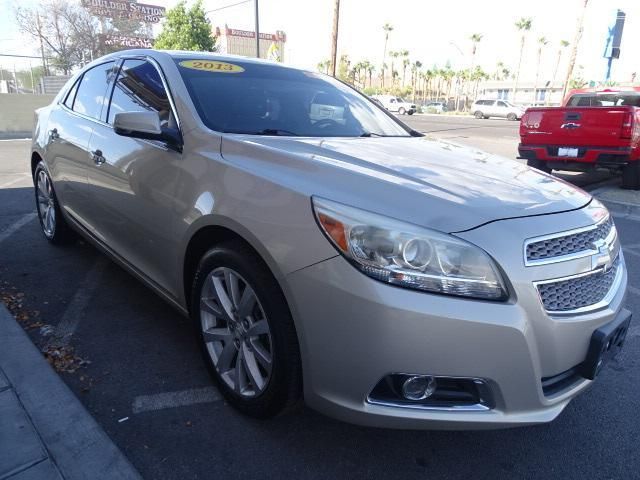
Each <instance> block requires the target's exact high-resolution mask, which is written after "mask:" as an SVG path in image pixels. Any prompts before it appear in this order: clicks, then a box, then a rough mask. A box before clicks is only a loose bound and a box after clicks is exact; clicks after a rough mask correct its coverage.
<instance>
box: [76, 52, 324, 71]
mask: <svg viewBox="0 0 640 480" xmlns="http://www.w3.org/2000/svg"><path fill="white" fill-rule="evenodd" d="M167 56H169V57H171V58H173V59H202V60H217V61H222V62H224V61H235V62H242V63H245V64H255V65H268V66H273V67H274V68H285V69H288V70H297V71H301V72H305V71H309V70H306V69H304V68H296V67H292V66H289V65H283V64H282V63H278V62H274V61H271V60H265V59H262V58H254V57H245V56H242V55H231V54H221V53H217V52H192V51H188V50H155V49H151V48H138V49H130V50H120V51H118V52H114V53H110V54H108V55H105V56H103V57H100V58H98V59H96V60H94V61H93V62H91V64H90V65H96V64H98V63H102V62H104V61H107V60H114V59H118V58H122V57H151V58H154V59H156V60H158V59H160V58H162V57H164V58H166V57H167ZM83 70H84V69H83ZM314 73H317V72H314ZM319 75H324V74H323V73H319Z"/></svg>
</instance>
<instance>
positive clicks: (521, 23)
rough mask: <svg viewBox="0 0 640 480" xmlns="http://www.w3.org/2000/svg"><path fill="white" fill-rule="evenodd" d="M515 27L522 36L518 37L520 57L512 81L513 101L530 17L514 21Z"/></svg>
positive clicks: (529, 28)
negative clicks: (513, 80)
mask: <svg viewBox="0 0 640 480" xmlns="http://www.w3.org/2000/svg"><path fill="white" fill-rule="evenodd" d="M515 25H516V28H517V29H518V31H519V32H522V37H521V39H520V58H519V59H518V69H517V70H516V78H515V82H514V83H513V98H512V99H511V100H512V101H513V102H515V101H516V91H517V90H518V80H519V79H520V67H521V66H522V55H523V53H524V44H525V42H526V40H527V32H528V31H529V30H531V18H524V17H522V18H521V19H520V20H518V21H517V22H516V23H515Z"/></svg>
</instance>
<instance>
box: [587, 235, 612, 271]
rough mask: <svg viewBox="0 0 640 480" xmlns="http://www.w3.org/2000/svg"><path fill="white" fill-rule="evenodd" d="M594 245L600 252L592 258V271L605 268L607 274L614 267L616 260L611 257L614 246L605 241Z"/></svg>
mask: <svg viewBox="0 0 640 480" xmlns="http://www.w3.org/2000/svg"><path fill="white" fill-rule="evenodd" d="M593 245H594V247H595V248H596V249H597V250H598V253H595V254H593V255H592V256H591V269H592V270H597V269H598V268H603V269H604V272H605V273H606V272H608V271H609V269H611V267H612V266H613V260H614V258H613V257H612V255H611V254H612V249H613V245H609V244H607V243H606V242H605V241H604V240H598V241H596V242H594V243H593Z"/></svg>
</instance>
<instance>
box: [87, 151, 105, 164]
mask: <svg viewBox="0 0 640 480" xmlns="http://www.w3.org/2000/svg"><path fill="white" fill-rule="evenodd" d="M91 159H92V160H93V162H94V163H95V164H96V165H102V164H103V163H104V162H106V161H107V159H106V158H104V157H103V156H102V150H100V149H98V150H94V151H93V152H91Z"/></svg>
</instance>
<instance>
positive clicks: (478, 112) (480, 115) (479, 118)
mask: <svg viewBox="0 0 640 480" xmlns="http://www.w3.org/2000/svg"><path fill="white" fill-rule="evenodd" d="M473 116H474V117H476V118H477V119H478V120H481V119H483V118H484V114H483V113H482V112H481V111H480V110H478V111H477V112H475V113H474V114H473Z"/></svg>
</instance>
